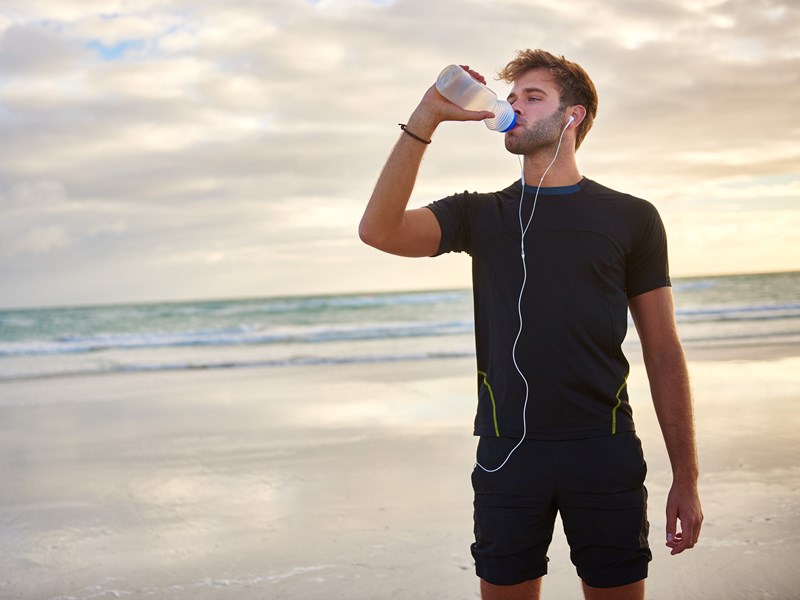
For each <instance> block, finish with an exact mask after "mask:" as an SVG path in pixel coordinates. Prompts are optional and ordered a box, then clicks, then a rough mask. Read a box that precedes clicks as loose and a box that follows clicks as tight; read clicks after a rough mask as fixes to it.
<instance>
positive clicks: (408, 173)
mask: <svg viewBox="0 0 800 600" xmlns="http://www.w3.org/2000/svg"><path fill="white" fill-rule="evenodd" d="M415 114H416V113H415ZM408 129H409V131H412V132H413V133H414V134H415V135H418V136H420V137H424V138H426V139H430V137H431V135H432V134H433V131H434V130H435V129H436V125H435V124H433V123H431V121H430V120H428V121H426V120H425V119H423V118H420V117H417V118H415V115H412V118H411V119H409V123H408ZM427 147H428V146H427V144H424V143H422V142H420V141H418V140H415V139H414V138H413V137H411V136H410V135H407V134H405V133H401V134H400V139H398V140H397V143H396V144H395V146H394V148H393V149H392V152H391V154H390V155H389V158H388V159H387V161H386V164H385V165H384V167H383V169H382V171H381V174H380V176H379V177H378V181H377V183H376V184H375V189H374V190H373V192H372V196H371V197H370V199H369V202H368V204H367V208H366V209H365V211H364V215H363V217H362V218H361V223H360V225H359V229H358V231H359V235H360V236H361V239H362V240H364V241H365V242H366V243H368V244H370V245H378V244H380V242H381V241H382V240H385V239H386V238H388V237H390V236H391V235H392V234H393V233H394V232H396V231H397V230H398V229H399V228H400V227H401V225H402V223H403V217H404V214H405V210H406V207H407V206H408V201H409V199H410V198H411V193H412V191H413V190H414V184H415V183H416V180H417V174H418V173H419V167H420V164H421V163H422V157H423V155H424V154H425V150H426V149H427Z"/></svg>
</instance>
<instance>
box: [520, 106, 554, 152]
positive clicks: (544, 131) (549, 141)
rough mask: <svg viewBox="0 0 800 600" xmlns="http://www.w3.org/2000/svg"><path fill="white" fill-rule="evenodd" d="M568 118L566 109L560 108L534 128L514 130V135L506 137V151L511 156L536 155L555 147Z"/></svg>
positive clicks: (524, 127)
mask: <svg viewBox="0 0 800 600" xmlns="http://www.w3.org/2000/svg"><path fill="white" fill-rule="evenodd" d="M565 117H566V107H564V108H562V107H560V106H559V107H558V108H557V109H556V111H555V112H554V113H553V114H552V115H550V116H549V117H547V118H546V119H542V120H541V121H538V122H537V123H536V124H535V125H534V126H533V127H531V128H530V129H528V128H527V127H526V126H525V125H523V127H521V128H519V129H515V130H514V135H513V136H511V135H506V139H505V143H506V150H508V151H509V152H511V154H521V155H523V156H525V155H529V154H536V153H538V152H540V151H541V150H544V149H547V148H551V147H553V148H554V147H555V146H556V144H558V139H559V138H560V137H561V131H562V129H563V128H564V120H565Z"/></svg>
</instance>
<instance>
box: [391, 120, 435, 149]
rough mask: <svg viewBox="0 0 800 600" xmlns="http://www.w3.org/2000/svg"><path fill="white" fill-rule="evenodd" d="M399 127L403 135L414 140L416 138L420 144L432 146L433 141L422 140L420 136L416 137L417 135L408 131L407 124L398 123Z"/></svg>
mask: <svg viewBox="0 0 800 600" xmlns="http://www.w3.org/2000/svg"><path fill="white" fill-rule="evenodd" d="M398 125H400V129H402V130H403V133H407V134H408V135H410V136H411V137H412V138H414V139H415V140H417V141H418V142H422V143H423V144H430V143H431V142H432V141H433V140H426V139H425V138H421V137H419V136H418V135H415V134H413V133H411V132H410V131H409V130H408V127H407V126H406V124H405V123H398Z"/></svg>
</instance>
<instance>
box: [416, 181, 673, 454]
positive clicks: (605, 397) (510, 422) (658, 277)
mask: <svg viewBox="0 0 800 600" xmlns="http://www.w3.org/2000/svg"><path fill="white" fill-rule="evenodd" d="M535 191H536V188H535V187H530V186H526V187H525V197H524V201H523V210H522V222H523V225H524V224H526V223H527V222H528V218H529V217H530V215H531V210H532V207H533V201H534V195H535ZM521 192H522V184H521V182H520V181H517V182H516V183H514V184H513V185H511V186H510V187H508V188H506V189H505V190H502V191H500V192H496V193H493V194H477V193H468V192H465V193H463V194H457V195H454V196H450V197H448V198H444V199H442V200H439V201H437V202H434V203H432V204H430V205H429V206H428V208H430V209H431V210H432V211H433V213H434V214H435V215H436V218H437V220H438V221H439V225H440V227H441V230H442V240H441V243H440V246H439V251H438V253H437V255H438V254H443V253H445V252H467V253H468V254H470V255H471V256H472V278H473V298H474V309H475V341H476V351H477V362H478V365H477V366H478V378H477V383H478V409H477V416H476V418H475V435H481V436H497V437H521V436H522V435H523V425H522V413H523V404H524V401H525V382H524V381H523V379H522V377H521V376H520V375H519V373H518V371H517V368H516V367H515V365H514V360H513V359H512V348H513V347H514V342H515V339H516V338H517V333H518V331H519V325H520V320H519V312H518V302H519V296H520V289H521V287H522V283H523V265H522V258H521V252H520V242H521V239H520V238H521V231H520V222H519V212H518V211H519V202H520V195H521ZM525 266H526V268H527V282H526V284H525V290H524V293H523V295H522V302H521V313H522V322H523V328H522V334H521V336H520V338H519V340H518V342H517V346H516V362H517V365H518V366H519V368H520V369H521V371H522V372H523V373H524V375H525V378H526V379H527V380H528V384H529V400H528V406H527V410H526V414H527V437H529V438H537V439H579V438H583V437H594V436H600V435H610V434H613V433H616V432H617V431H632V430H633V429H634V425H633V418H632V414H631V407H630V404H629V403H628V395H627V388H626V380H627V376H628V361H627V360H626V358H625V356H624V354H623V352H622V348H621V345H622V341H623V340H624V338H625V334H626V332H627V327H628V311H627V308H628V298H629V297H633V296H636V295H638V294H642V293H644V292H648V291H650V290H653V289H656V288H659V287H664V286H668V285H670V279H669V268H668V264H667V239H666V233H665V231H664V226H663V224H662V222H661V219H660V217H659V215H658V212H657V211H656V209H655V207H654V206H653V205H652V204H650V203H649V202H647V201H645V200H641V199H639V198H635V197H633V196H629V195H627V194H621V193H619V192H616V191H614V190H611V189H609V188H606V187H603V186H602V185H600V184H598V183H595V182H594V181H591V180H589V179H586V178H584V179H582V180H581V181H580V182H579V183H578V184H576V185H573V186H566V187H555V188H542V189H541V190H540V192H539V197H538V201H537V205H536V210H535V213H534V215H533V219H532V221H531V224H530V227H529V229H528V230H527V232H526V234H525Z"/></svg>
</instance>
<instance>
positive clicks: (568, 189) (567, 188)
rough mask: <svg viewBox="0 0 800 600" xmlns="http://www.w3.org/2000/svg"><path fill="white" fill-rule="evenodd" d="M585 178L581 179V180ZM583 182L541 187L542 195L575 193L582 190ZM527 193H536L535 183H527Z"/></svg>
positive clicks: (540, 192)
mask: <svg viewBox="0 0 800 600" xmlns="http://www.w3.org/2000/svg"><path fill="white" fill-rule="evenodd" d="M582 181H583V179H581V182H582ZM581 182H578V183H576V184H574V185H562V186H557V187H542V188H540V189H539V195H540V196H566V195H567V194H574V193H576V192H579V191H581ZM525 193H526V194H535V193H536V186H535V185H525Z"/></svg>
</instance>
